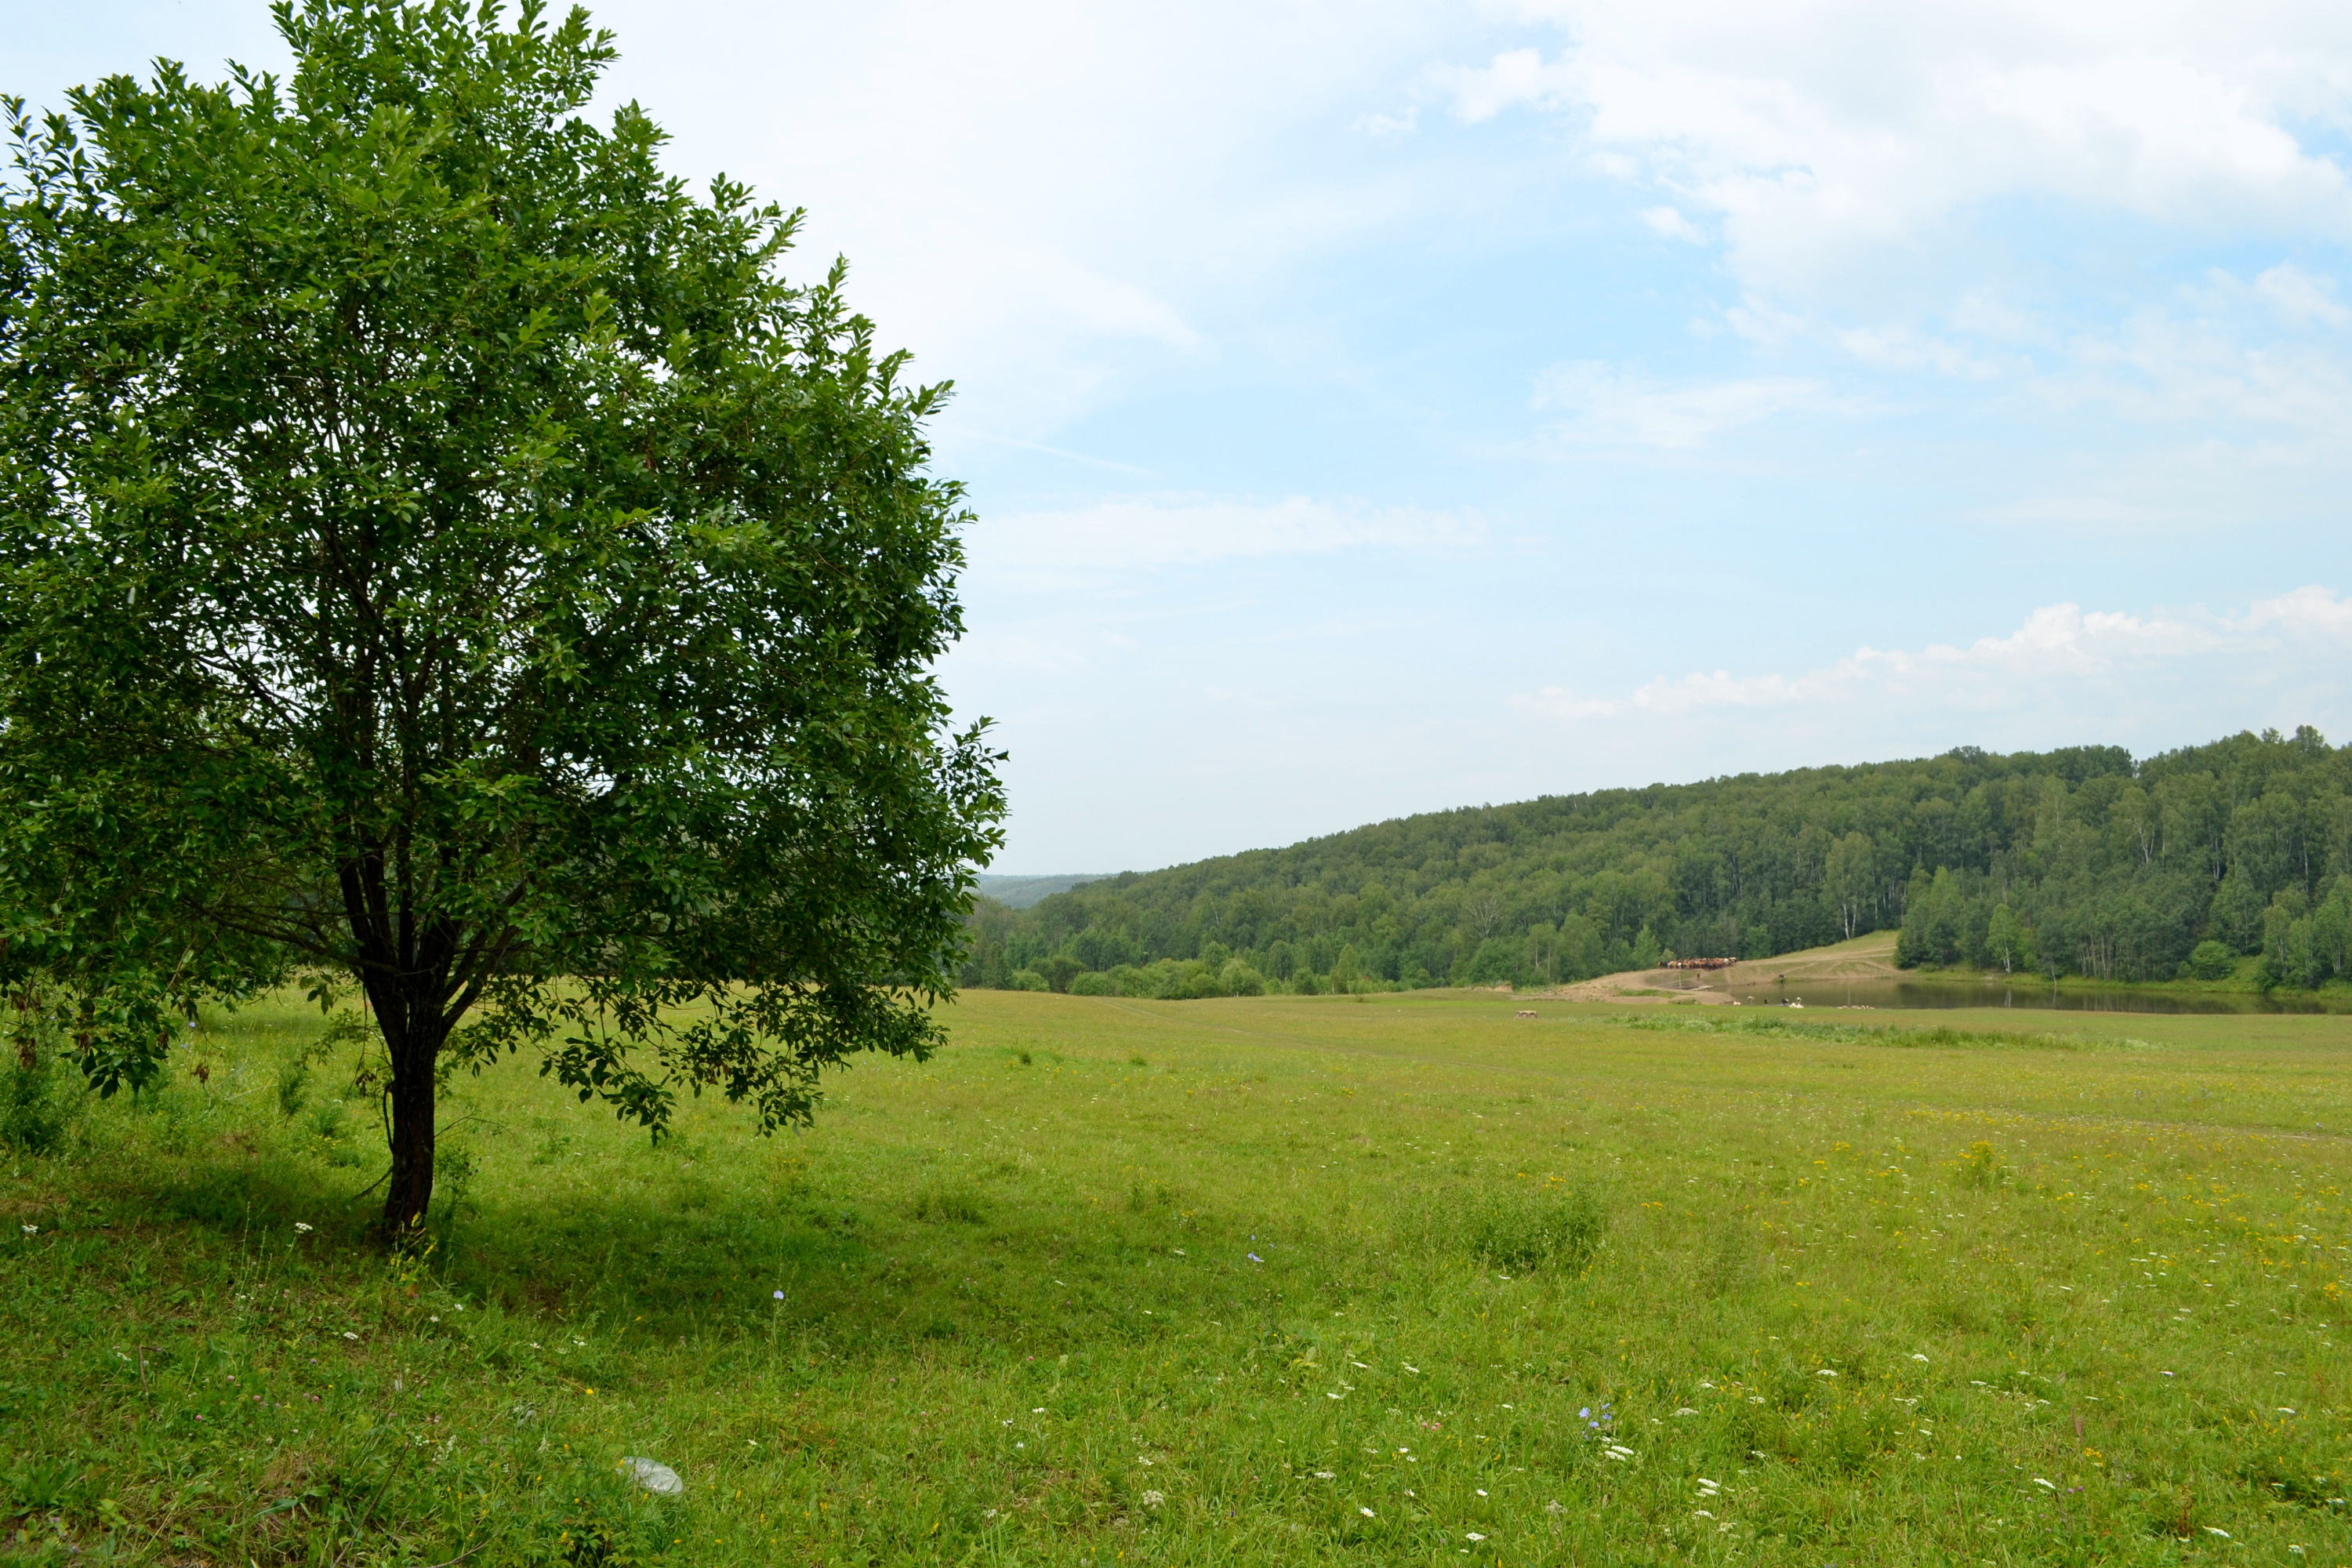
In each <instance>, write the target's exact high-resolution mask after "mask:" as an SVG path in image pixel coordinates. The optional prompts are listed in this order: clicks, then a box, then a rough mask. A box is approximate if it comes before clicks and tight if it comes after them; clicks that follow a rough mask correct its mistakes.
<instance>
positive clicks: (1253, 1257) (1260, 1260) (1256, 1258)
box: [1249, 1252, 1265, 1263]
mask: <svg viewBox="0 0 2352 1568" xmlns="http://www.w3.org/2000/svg"><path fill="white" fill-rule="evenodd" d="M1249 1260H1250V1261H1251V1262H1252V1263H1263V1262H1265V1258H1260V1257H1259V1256H1258V1255H1257V1254H1256V1253H1255V1252H1253V1253H1251V1254H1250V1255H1249Z"/></svg>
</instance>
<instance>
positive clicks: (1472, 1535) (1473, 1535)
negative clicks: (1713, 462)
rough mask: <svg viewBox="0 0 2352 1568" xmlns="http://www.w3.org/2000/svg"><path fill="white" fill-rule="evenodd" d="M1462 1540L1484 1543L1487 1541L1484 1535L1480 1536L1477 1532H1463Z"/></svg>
mask: <svg viewBox="0 0 2352 1568" xmlns="http://www.w3.org/2000/svg"><path fill="white" fill-rule="evenodd" d="M1462 1539H1463V1540H1465V1541H1484V1540H1486V1537H1485V1536H1483V1535H1481V1534H1479V1533H1478V1532H1477V1531H1475V1530H1471V1531H1464V1532H1463V1535H1462Z"/></svg>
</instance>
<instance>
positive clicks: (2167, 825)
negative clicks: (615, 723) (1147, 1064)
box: [964, 729, 2352, 997]
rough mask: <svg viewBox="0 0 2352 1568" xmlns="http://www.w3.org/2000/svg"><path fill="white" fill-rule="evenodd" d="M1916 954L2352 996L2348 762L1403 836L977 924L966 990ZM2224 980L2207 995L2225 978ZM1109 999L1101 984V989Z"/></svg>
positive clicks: (2200, 757)
mask: <svg viewBox="0 0 2352 1568" xmlns="http://www.w3.org/2000/svg"><path fill="white" fill-rule="evenodd" d="M1889 929H1897V930H1899V931H1901V933H1902V934H1901V937H1900V941H1899V945H1898V952H1899V955H1900V957H1901V959H1902V961H1903V962H1905V963H1913V964H1919V963H1929V964H1970V965H1983V966H1987V967H1990V968H1995V969H2006V970H2009V971H2011V972H2021V973H2033V972H2037V971H2038V972H2041V973H2044V974H2045V975H2051V974H2070V973H2071V974H2087V975H2093V976H2096V977H2099V978H2103V979H2110V980H2152V979H2171V978H2173V977H2174V976H2176V975H2177V974H2179V973H2181V971H2182V969H2183V967H2184V965H2188V964H2189V963H2190V961H2191V958H2192V954H2193V953H2195V952H2198V951H2199V948H2198V944H2199V942H2200V941H2210V942H2214V943H2216V944H2217V946H2216V950H2215V951H2216V952H2219V954H2220V956H2219V958H2218V959H2217V958H2216V956H2215V952H2206V953H2205V956H2204V957H2203V958H2202V959H2201V960H2199V961H2198V962H2199V963H2200V965H2201V971H2200V972H2202V973H2226V972H2227V971H2229V970H2230V969H2231V968H2232V967H2233V966H2234V965H2235V963H2236V962H2237V959H2238V957H2239V956H2240V955H2242V954H2252V953H2255V952H2260V953H2262V954H2263V967H2264V973H2267V974H2268V975H2269V976H2270V977H2272V978H2273V979H2274V980H2278V981H2283V982H2284V983H2287V984H2298V985H2311V984H2322V983H2325V982H2326V981H2327V980H2329V979H2331V978H2335V977H2352V750H2347V749H2338V748H2333V747H2330V746H2329V745H2328V744H2327V743H2326V741H2325V740H2323V739H2322V738H2321V737H2320V736H2319V735H2318V734H2317V733H2316V732H2315V731H2311V730H2308V729H2305V730H2301V731H2297V732H2296V733H2295V734H2294V735H2292V736H2282V735H2279V734H2277V733H2275V732H2272V733H2266V734H2263V735H2253V734H2242V735H2237V736H2233V737H2231V738H2230V739H2227V740H2223V741H2220V742H2214V743H2213V744H2211V745H2207V746H2195V747H2188V748H2184V749H2182V750H2179V751H2177V752H2165V753H2163V754H2161V755H2158V756H2151V757H2147V758H2144V759H2140V760H2138V761H2137V762H2136V761H2135V760H2134V759H2133V758H2132V757H2131V756H2130V755H2129V754H2128V753H2127V752H2123V751H2122V750H2120V749H2117V748H2115V747H2101V746H2086V747H2079V748H2074V749H2070V750H2066V751H2058V752H2039V753H2037V752H2017V753H2014V754H2011V755H2006V756H2002V755H1995V754H1991V753H1988V752H1980V751H1977V750H1974V749H1972V748H1964V749H1962V750H1958V751H1955V752H1948V753H1946V754H1945V755H1943V756H1939V757H1931V758H1922V759H1919V760H1916V761H1908V762H1895V763H1873V764H1869V765H1865V766H1860V767H1832V768H1809V769H1805V770H1802V771H1800V772H1795V773H1774V774H1760V775H1759V774H1753V773H1750V774H1743V775H1740V776H1738V777H1734V778H1721V779H1711V780H1708V781H1706V782H1705V783H1701V784H1682V785H1675V786H1665V785H1654V786H1652V787H1650V788H1648V789H1633V790H1602V791H1597V792H1595V793H1593V794H1591V795H1562V796H1549V797H1546V798H1544V799H1540V800H1534V801H1528V802H1523V803H1520V804H1517V805H1500V806H1482V807H1477V808H1475V809H1468V810H1462V811H1451V812H1441V813H1434V814H1432V815H1428V816H1413V817H1406V818H1402V819H1401V820H1397V821H1391V822H1383V823H1379V824H1375V825H1373V826H1368V827H1360V828H1357V829H1355V830H1354V831H1352V832H1348V833H1340V834H1335V835H1333V836H1331V837H1326V838H1317V839H1310V840H1308V841H1307V842H1306V843H1303V844H1296V845H1292V846H1291V847H1288V848H1284V849H1267V850H1256V851H1253V852H1251V853H1249V854H1245V855H1234V856H1228V857H1225V858H1220V859H1214V860H1204V861H1201V862H1198V863H1196V864H1193V865H1190V866H1179V867H1175V868H1171V869H1168V870H1164V871H1154V872H1150V873H1146V874H1143V875H1135V874H1129V875H1126V876H1121V877H1115V878H1108V879H1103V880H1100V881H1093V882H1088V883H1086V884H1084V885H1083V886H1080V887H1078V888H1076V889H1072V890H1071V891H1069V892H1066V893H1062V894H1058V895H1056V896H1055V897H1053V898H1049V899H1046V900H1043V901H1042V902H1040V903H1039V904H1037V905H1036V907H1035V908H1034V909H1031V910H1020V911H1014V910H1005V909H1003V908H996V907H990V906H987V905H985V904H983V905H982V907H981V908H980V909H978V910H975V912H974V915H973V919H972V934H973V942H972V947H971V955H970V958H969V960H968V961H967V963H966V965H965V969H964V978H965V982H966V984H974V985H981V984H986V985H1005V986H1013V987H1016V988H1017V987H1019V986H1021V985H1024V984H1032V983H1034V984H1036V985H1038V986H1041V987H1042V986H1048V985H1050V986H1052V987H1053V988H1054V989H1057V990H1062V989H1066V990H1071V991H1079V992H1087V991H1104V990H1108V991H1122V992H1126V993H1128V994H1138V995H1154V996H1164V997H1182V996H1203V995H1217V994H1234V992H1233V988H1232V987H1230V986H1227V985H1226V984H1223V975H1224V974H1225V973H1226V968H1227V966H1228V965H1234V966H1237V968H1236V969H1235V973H1236V975H1237V977H1238V976H1240V975H1244V974H1246V975H1254V976H1258V977H1260V978H1261V980H1262V983H1264V984H1271V985H1277V986H1281V987H1285V988H1287V989H1291V990H1303V991H1318V990H1326V989H1331V988H1334V987H1336V988H1339V989H1354V988H1361V987H1364V986H1388V985H1413V984H1421V985H1426V984H1492V983H1494V982H1497V981H1510V982H1512V983H1514V984H1521V985H1526V984H1557V983H1561V982H1567V981H1574V980H1580V979H1585V978H1588V977H1590V976H1592V975H1596V974H1604V973H1613V972H1616V971H1619V970H1624V969H1633V968H1639V967H1645V966H1647V965H1648V964H1650V963H1655V962H1656V961H1657V960H1658V959H1659V958H1660V957H1662V956H1664V955H1665V954H1668V953H1680V954H1682V955H1684V956H1687V957H1704V956H1723V957H1740V958H1764V957H1769V956H1770V955H1772V954H1775V953H1780V952H1791V951H1794V950H1797V949H1800V948H1808V947H1813V946H1816V945H1819V944H1822V943H1824V942H1837V941H1839V940H1841V939H1843V938H1845V937H1850V936H1857V935H1861V934H1864V933H1865V932H1869V931H1884V930H1889ZM2217 963H2218V964H2219V965H2220V969H2219V970H2218V971H2217V970H2216V968H2215V966H2216V964H2217ZM1090 976H1091V978H1090Z"/></svg>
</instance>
